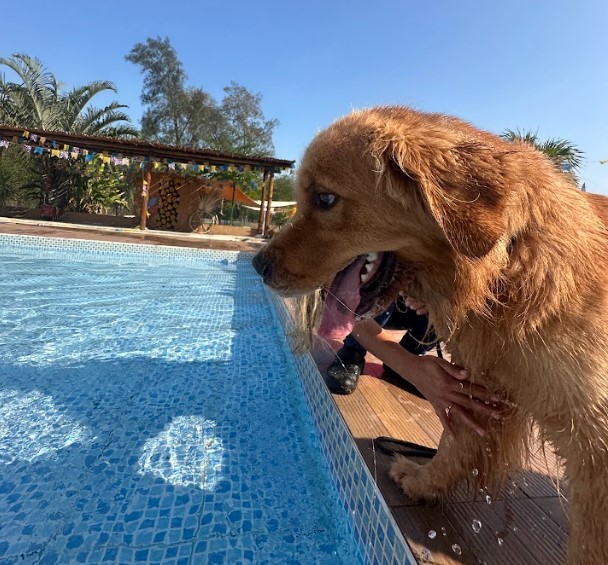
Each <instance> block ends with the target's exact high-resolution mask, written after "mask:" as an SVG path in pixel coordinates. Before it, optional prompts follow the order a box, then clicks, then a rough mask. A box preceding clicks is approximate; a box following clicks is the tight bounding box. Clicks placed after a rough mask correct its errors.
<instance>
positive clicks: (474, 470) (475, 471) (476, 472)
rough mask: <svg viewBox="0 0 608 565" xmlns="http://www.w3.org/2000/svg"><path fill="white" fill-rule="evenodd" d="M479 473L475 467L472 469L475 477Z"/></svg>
mask: <svg viewBox="0 0 608 565" xmlns="http://www.w3.org/2000/svg"><path fill="white" fill-rule="evenodd" d="M477 475H479V471H478V470H477V469H473V476H474V477H476V476H477Z"/></svg>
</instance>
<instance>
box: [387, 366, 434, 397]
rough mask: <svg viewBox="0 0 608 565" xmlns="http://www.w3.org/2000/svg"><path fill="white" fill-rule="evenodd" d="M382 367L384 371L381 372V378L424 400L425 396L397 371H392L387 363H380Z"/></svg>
mask: <svg viewBox="0 0 608 565" xmlns="http://www.w3.org/2000/svg"><path fill="white" fill-rule="evenodd" d="M382 367H383V368H384V372H383V373H382V378H383V379H384V380H385V381H388V382H389V383H391V384H394V385H395V386H398V387H399V388H400V389H402V390H405V391H406V392H409V393H410V394H413V395H414V396H417V397H418V398H422V399H424V400H426V398H425V396H424V395H423V394H422V393H421V392H420V391H419V390H418V389H417V388H416V387H415V386H414V385H413V384H412V383H410V382H409V381H406V380H405V379H404V378H403V377H402V376H401V375H400V374H399V373H397V372H396V371H393V370H392V369H391V368H390V367H389V366H388V365H385V364H384V363H382Z"/></svg>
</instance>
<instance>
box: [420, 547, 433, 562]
mask: <svg viewBox="0 0 608 565" xmlns="http://www.w3.org/2000/svg"><path fill="white" fill-rule="evenodd" d="M430 560H431V552H430V551H429V550H428V549H427V548H426V547H423V548H422V550H421V551H420V562H421V563H427V562H428V561H430Z"/></svg>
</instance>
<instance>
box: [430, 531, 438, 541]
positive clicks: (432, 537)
mask: <svg viewBox="0 0 608 565" xmlns="http://www.w3.org/2000/svg"><path fill="white" fill-rule="evenodd" d="M429 537H430V538H431V539H435V538H436V537H437V532H436V531H435V530H429Z"/></svg>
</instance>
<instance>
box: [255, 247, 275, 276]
mask: <svg viewBox="0 0 608 565" xmlns="http://www.w3.org/2000/svg"><path fill="white" fill-rule="evenodd" d="M253 268H254V269H255V270H256V271H257V272H258V273H259V274H260V275H262V279H263V280H264V283H265V284H270V279H271V278H272V261H271V260H270V259H269V258H268V255H266V253H265V252H264V251H259V252H258V253H257V254H256V256H255V257H254V258H253Z"/></svg>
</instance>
